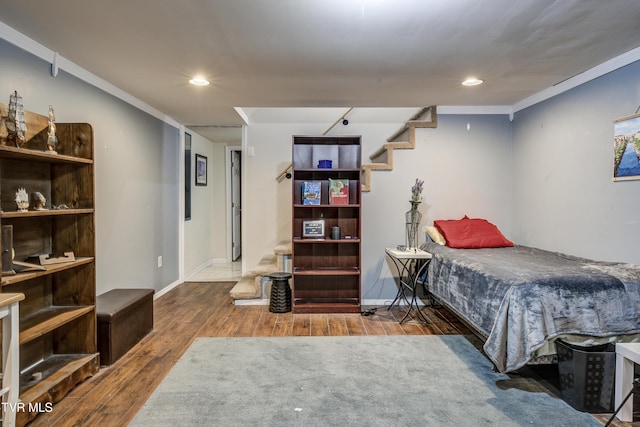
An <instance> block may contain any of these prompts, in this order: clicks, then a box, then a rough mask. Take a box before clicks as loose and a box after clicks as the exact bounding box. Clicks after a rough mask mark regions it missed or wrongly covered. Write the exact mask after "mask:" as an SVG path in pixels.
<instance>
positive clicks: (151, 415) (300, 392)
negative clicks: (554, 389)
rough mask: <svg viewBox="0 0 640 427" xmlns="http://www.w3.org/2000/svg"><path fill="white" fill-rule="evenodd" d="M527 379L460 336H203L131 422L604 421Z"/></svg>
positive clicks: (465, 423)
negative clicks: (496, 364)
mask: <svg viewBox="0 0 640 427" xmlns="http://www.w3.org/2000/svg"><path fill="white" fill-rule="evenodd" d="M528 381H530V382H531V380H528ZM523 382H526V381H524V380H523V379H522V378H517V377H513V376H512V377H510V376H508V375H505V374H500V373H496V372H493V371H492V365H491V364H490V362H489V361H488V360H487V359H486V358H485V357H484V355H482V354H481V353H480V352H479V351H478V350H477V349H476V348H475V347H474V346H473V345H472V344H471V343H470V342H469V341H468V340H467V339H465V337H463V336H382V337H381V336H376V337H368V336H362V337H348V336H347V337H286V338H285V337H283V338H199V339H197V340H196V341H195V342H194V343H193V345H192V346H191V347H190V348H189V349H188V350H187V351H186V353H185V354H184V355H183V356H182V358H181V359H180V360H179V361H178V363H177V364H176V366H175V367H174V368H173V369H172V370H171V372H169V374H168V375H167V377H166V378H165V379H164V380H163V382H162V383H161V384H160V386H159V387H158V388H157V389H156V390H155V391H154V393H153V394H152V396H151V397H150V398H149V400H148V401H147V402H146V403H145V405H144V407H143V408H142V409H141V410H140V412H139V413H138V414H137V415H136V417H135V419H134V420H133V421H132V423H131V424H130V425H131V426H141V427H146V426H150V427H151V426H153V427H159V426H172V427H175V426H218V425H219V426H439V427H440V426H474V427H475V426H551V425H552V426H580V427H584V426H601V424H600V423H599V422H597V421H596V420H595V419H594V418H593V417H592V416H591V415H590V414H588V413H582V412H579V411H576V410H575V409H573V408H572V407H571V406H569V405H568V404H566V403H565V402H564V401H563V400H561V399H559V398H557V397H555V396H553V395H552V394H551V393H549V392H546V391H538V392H534V391H526V390H524V389H526V388H528V389H529V390H531V389H532V388H531V387H530V384H529V386H523ZM534 389H535V388H534ZM538 389H539V390H544V389H543V388H541V387H539V386H538Z"/></svg>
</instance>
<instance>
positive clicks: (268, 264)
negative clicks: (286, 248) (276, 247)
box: [251, 255, 278, 276]
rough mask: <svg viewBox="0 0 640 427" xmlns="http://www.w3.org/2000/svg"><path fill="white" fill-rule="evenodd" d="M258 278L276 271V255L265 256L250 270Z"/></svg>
mask: <svg viewBox="0 0 640 427" xmlns="http://www.w3.org/2000/svg"><path fill="white" fill-rule="evenodd" d="M251 271H252V272H253V273H255V274H256V275H258V276H268V275H270V274H271V273H275V272H276V271H278V265H277V259H276V255H265V256H263V257H262V259H261V260H260V262H259V263H258V265H256V266H255V268H254V269H253V270H251Z"/></svg>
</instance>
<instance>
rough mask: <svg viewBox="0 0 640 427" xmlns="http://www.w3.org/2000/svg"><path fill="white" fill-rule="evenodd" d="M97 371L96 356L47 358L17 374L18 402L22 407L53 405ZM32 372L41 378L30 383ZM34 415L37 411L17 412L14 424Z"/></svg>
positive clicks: (76, 355)
mask: <svg viewBox="0 0 640 427" xmlns="http://www.w3.org/2000/svg"><path fill="white" fill-rule="evenodd" d="M99 369H100V353H92V354H54V355H51V356H49V357H47V358H46V359H44V360H42V361H41V362H40V363H38V364H36V365H33V366H31V367H29V369H27V370H25V371H24V372H22V373H21V374H20V400H21V401H23V402H25V404H28V403H31V402H41V403H42V404H44V402H52V403H56V402H58V401H60V400H61V399H62V398H63V397H64V396H65V395H66V394H67V393H68V392H69V390H71V389H72V388H74V387H75V386H76V385H77V384H79V383H80V382H82V381H84V380H85V379H87V378H88V377H90V376H92V375H93V374H95V373H96V372H98V370H99ZM34 373H41V374H42V378H41V379H39V380H34V379H33V374H34ZM27 407H28V406H27ZM37 415H38V413H37V412H31V413H30V412H27V411H20V412H18V417H19V419H18V422H17V425H24V424H25V423H26V422H28V421H30V420H32V419H33V418H35V417H36V416H37Z"/></svg>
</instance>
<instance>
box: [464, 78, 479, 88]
mask: <svg viewBox="0 0 640 427" xmlns="http://www.w3.org/2000/svg"><path fill="white" fill-rule="evenodd" d="M482 83H484V81H483V80H480V79H477V78H475V77H469V78H468V79H466V80H465V81H463V82H462V84H463V85H464V86H478V85H481V84H482Z"/></svg>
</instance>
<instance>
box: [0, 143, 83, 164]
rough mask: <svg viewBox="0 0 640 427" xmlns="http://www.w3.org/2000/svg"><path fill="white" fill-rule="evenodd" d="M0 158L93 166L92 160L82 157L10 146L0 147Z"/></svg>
mask: <svg viewBox="0 0 640 427" xmlns="http://www.w3.org/2000/svg"><path fill="white" fill-rule="evenodd" d="M0 158H4V159H14V160H29V161H36V162H45V163H86V164H89V165H91V164H93V160H92V159H85V158H82V157H73V156H65V155H63V154H52V153H48V152H46V151H37V150H30V149H28V148H18V147H12V146H10V145H0Z"/></svg>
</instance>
